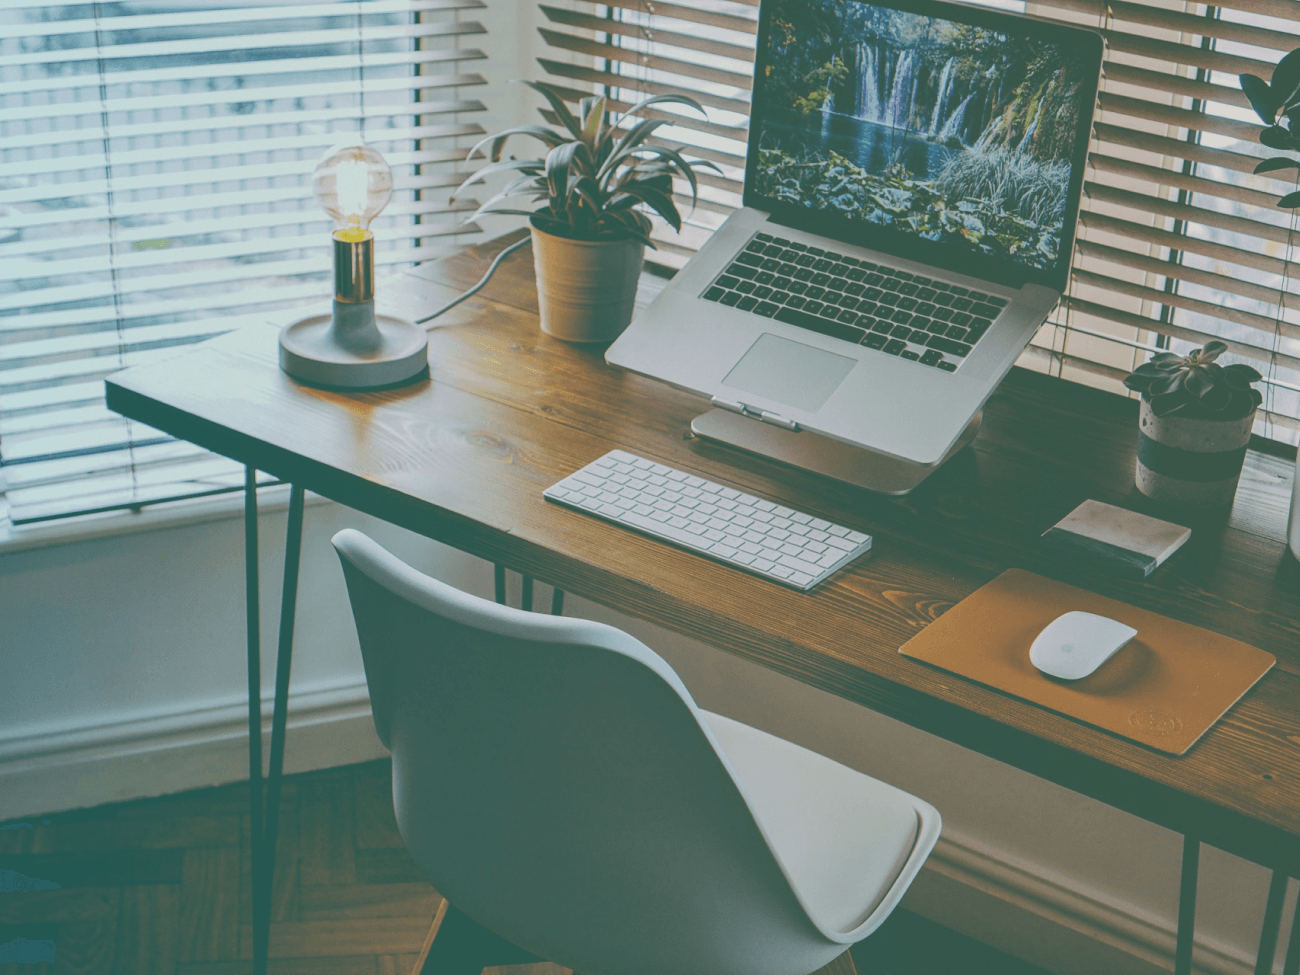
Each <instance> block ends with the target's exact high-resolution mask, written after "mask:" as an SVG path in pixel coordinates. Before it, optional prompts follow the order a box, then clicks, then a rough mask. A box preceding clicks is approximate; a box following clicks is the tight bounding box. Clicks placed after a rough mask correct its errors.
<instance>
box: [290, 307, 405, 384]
mask: <svg viewBox="0 0 1300 975" xmlns="http://www.w3.org/2000/svg"><path fill="white" fill-rule="evenodd" d="M374 321H375V325H376V326H377V327H378V330H379V335H380V338H381V341H380V342H379V344H378V346H377V347H376V348H375V349H373V350H371V351H367V352H355V351H352V350H350V349H347V348H344V347H343V346H342V345H340V344H339V343H338V341H337V340H336V338H335V333H334V329H333V327H332V326H333V316H332V315H328V314H326V315H311V316H309V317H307V318H302V319H299V320H298V321H296V322H294V323H293V324H292V325H287V326H285V328H284V329H283V330H282V331H281V332H280V368H281V369H283V370H284V371H285V372H287V373H288V374H289V375H290V376H293V377H294V378H295V379H301V380H302V381H303V382H307V383H311V384H313V385H316V386H330V387H335V388H340V389H375V388H378V387H380V386H397V385H400V384H402V383H405V382H410V381H411V380H414V379H417V378H419V377H420V376H422V375H424V374H425V373H426V372H427V371H428V368H429V353H428V348H429V337H428V333H426V332H425V330H424V329H422V328H420V327H418V326H416V325H412V324H411V323H410V322H405V321H402V319H400V318H392V317H390V316H388V315H375V317H374Z"/></svg>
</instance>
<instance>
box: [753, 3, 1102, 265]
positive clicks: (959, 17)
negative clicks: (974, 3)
mask: <svg viewBox="0 0 1300 975" xmlns="http://www.w3.org/2000/svg"><path fill="white" fill-rule="evenodd" d="M1101 53H1102V45H1101V38H1100V37H1099V35H1097V34H1096V33H1094V32H1090V31H1084V30H1077V29H1073V28H1066V27H1060V26H1058V25H1049V24H1044V23H1041V22H1037V21H1032V20H1029V19H1027V18H1023V17H1018V16H1015V15H1008V14H1002V13H997V12H992V11H987V10H982V9H977V8H970V7H958V6H954V5H951V4H939V3H923V2H912V3H909V4H908V9H906V10H903V9H897V8H893V7H889V6H885V5H882V4H871V3H861V2H857V0H763V10H762V18H761V24H760V32H759V40H758V53H757V65H756V71H755V79H754V102H753V109H752V117H751V123H750V143H749V155H748V160H747V168H746V177H745V203H746V205H747V206H753V207H757V208H758V209H762V210H767V211H769V212H771V213H772V214H773V217H774V218H775V219H776V220H778V221H779V222H789V223H792V224H794V225H796V226H800V225H802V226H803V227H804V228H805V229H809V230H813V231H817V232H821V233H824V234H826V235H828V236H831V237H835V238H838V239H840V240H845V241H848V242H851V243H855V244H859V245H861V246H864V247H870V248H872V249H875V250H882V251H886V252H888V253H893V254H898V255H900V256H904V257H910V258H913V259H915V260H921V261H925V262H927V263H930V264H935V265H938V266H940V267H946V268H949V269H951V270H954V271H960V272H962V273H966V274H973V275H976V276H979V277H984V278H988V279H992V280H998V281H1002V282H1004V283H1008V284H1012V283H1014V284H1017V285H1018V284H1019V283H1022V282H1024V281H1037V282H1039V283H1043V284H1047V285H1049V286H1053V287H1057V288H1058V289H1062V288H1063V287H1064V284H1065V280H1066V275H1067V273H1068V270H1069V260H1070V254H1071V250H1072V246H1073V240H1074V225H1075V219H1076V217H1077V213H1078V203H1079V193H1080V190H1081V188H1082V180H1083V169H1084V162H1085V159H1086V153H1087V146H1088V139H1089V135H1090V132H1091V122H1092V109H1093V104H1094V101H1095V99H1096V89H1097V80H1098V74H1099V71H1100V66H1101Z"/></svg>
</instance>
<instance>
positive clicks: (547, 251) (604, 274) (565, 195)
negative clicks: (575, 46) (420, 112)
mask: <svg viewBox="0 0 1300 975" xmlns="http://www.w3.org/2000/svg"><path fill="white" fill-rule="evenodd" d="M522 84H525V85H527V86H528V87H529V88H532V89H533V90H534V91H537V92H539V93H540V94H541V95H542V96H543V97H544V98H545V99H546V100H547V101H548V102H549V103H550V106H551V109H552V110H553V112H554V113H555V117H556V118H557V119H558V120H559V123H560V125H561V126H562V127H563V128H562V130H560V129H554V128H547V127H545V126H541V125H523V126H517V127H515V128H511V129H507V130H505V131H504V132H499V133H497V134H496V135H492V136H488V137H487V138H486V139H484V140H483V141H482V142H480V143H479V144H478V145H476V146H475V147H474V148H473V149H471V150H470V151H469V156H468V157H467V158H473V157H474V156H475V155H476V154H478V153H480V152H482V153H483V155H484V156H485V157H486V158H487V160H488V165H486V166H484V167H483V168H482V169H480V170H479V171H478V172H476V173H474V174H473V175H472V176H470V177H469V179H467V180H466V181H465V182H464V183H463V184H461V187H460V189H458V190H457V191H456V192H457V193H458V194H459V193H460V192H462V191H463V190H464V189H465V188H466V187H468V186H470V185H471V184H473V183H476V182H479V181H480V180H483V179H485V178H487V177H489V176H492V175H494V174H497V173H502V172H511V173H515V174H516V175H515V178H514V179H512V180H511V181H510V182H509V183H508V184H507V185H506V186H505V188H504V189H502V190H501V192H499V193H497V194H496V195H495V196H493V197H492V198H491V199H489V200H488V201H487V202H485V203H484V204H483V205H482V206H481V207H479V208H478V211H477V212H475V214H474V216H473V217H471V218H470V219H471V220H473V219H476V218H478V217H479V216H481V215H482V214H484V213H513V214H519V215H521V216H526V217H528V218H529V225H530V227H531V232H532V243H533V263H534V266H535V267H536V270H537V296H538V302H539V305H540V310H541V324H542V331H544V332H546V333H547V334H549V335H554V336H555V337H556V338H561V339H565V340H567V341H570V342H611V341H613V340H614V339H615V338H617V337H618V335H619V333H620V332H622V331H623V329H625V328H626V327H627V325H628V323H629V322H630V321H631V320H632V306H633V303H634V301H635V300H636V289H637V281H638V279H639V278H640V274H641V264H642V261H643V259H644V257H645V247H646V245H647V244H649V245H650V246H651V247H653V246H654V244H653V243H652V242H651V240H650V229H651V226H652V225H651V222H650V217H649V215H648V214H647V213H646V212H645V211H646V209H649V210H650V211H652V212H654V213H657V214H659V216H661V217H663V218H664V219H665V220H666V221H668V224H669V225H670V226H671V227H672V228H673V229H674V230H677V231H680V230H681V228H682V218H681V215H680V214H679V213H678V212H677V205H676V203H675V202H674V200H673V176H674V175H680V176H682V177H684V178H685V179H686V181H687V182H688V183H689V184H690V187H691V194H692V197H693V198H698V194H699V186H698V183H697V181H696V177H695V167H701V166H705V167H708V168H710V169H714V170H717V167H716V166H714V165H713V164H712V163H710V162H704V161H702V160H692V161H689V162H688V161H687V160H686V159H685V158H684V157H683V156H682V155H681V153H680V152H679V151H678V150H676V149H672V148H670V147H668V146H664V145H657V144H651V143H648V142H647V141H646V140H647V138H648V137H649V136H650V135H651V134H652V133H653V132H654V131H655V129H657V128H659V127H660V126H661V125H665V124H667V120H665V119H641V120H640V121H638V122H636V123H635V124H633V125H627V126H624V125H618V124H612V123H611V122H610V119H609V117H608V113H607V111H606V101H605V98H604V96H591V97H588V98H584V99H582V100H581V102H579V104H578V112H577V114H576V115H575V114H574V113H573V112H572V111H571V110H570V109H569V106H568V105H567V104H565V101H564V99H563V98H562V97H561V95H560V92H559V90H558V89H556V88H554V87H553V86H551V85H547V84H542V83H538V82H533V81H524V82H522ZM668 102H676V103H678V104H682V105H688V106H690V107H691V108H693V109H695V110H696V111H698V112H699V113H700V114H701V115H703V114H704V109H703V108H701V107H700V105H699V104H698V103H697V102H696V101H695V100H694V99H691V98H687V97H686V96H684V95H655V96H653V97H651V98H646V99H644V100H643V101H641V102H638V103H637V104H636V105H634V106H633V107H632V108H631V109H629V110H628V111H627V112H626V113H624V114H623V117H622V119H623V120H624V121H625V120H627V119H630V118H635V117H637V116H638V114H639V113H640V112H642V111H643V110H644V109H646V108H648V107H649V106H651V105H656V104H665V103H668ZM516 135H522V136H529V137H531V138H534V139H537V140H538V141H539V142H541V143H542V144H543V145H545V146H546V148H547V152H546V155H545V157H543V158H540V159H502V158H501V150H502V147H503V146H504V145H505V143H506V141H507V140H508V139H510V138H511V137H512V136H516ZM521 198H527V199H529V200H530V201H531V202H533V203H537V202H543V205H542V206H541V207H538V208H536V209H528V210H525V209H520V208H519V203H518V201H519V200H520V199H521Z"/></svg>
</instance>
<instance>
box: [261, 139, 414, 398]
mask: <svg viewBox="0 0 1300 975" xmlns="http://www.w3.org/2000/svg"><path fill="white" fill-rule="evenodd" d="M312 191H313V193H314V194H315V196H316V200H317V202H318V203H319V204H320V205H321V208H322V209H324V211H325V212H326V213H328V214H329V215H330V216H331V217H333V218H334V221H335V228H336V229H335V230H334V233H333V235H332V236H333V240H334V309H333V312H332V314H329V315H323V314H322V315H310V316H308V317H307V318H303V319H299V320H298V321H296V322H294V323H293V324H292V325H289V326H287V327H286V328H285V329H284V330H283V331H282V332H281V333H280V368H281V369H283V370H284V371H285V372H287V373H288V374H289V375H291V376H293V377H294V378H295V379H301V380H303V381H304V382H308V383H312V384H315V385H318V386H336V387H344V388H347V389H374V388H377V387H380V386H394V385H398V384H400V383H404V382H408V381H410V380H412V379H415V378H417V377H418V376H421V375H423V374H424V373H425V371H426V370H427V369H428V365H429V359H428V351H427V349H428V336H427V334H426V333H425V331H424V329H421V328H417V327H416V326H415V325H412V324H411V323H410V322H406V321H403V320H401V319H399V318H392V317H390V316H388V315H376V314H375V253H374V240H375V238H374V234H373V233H371V232H370V221H371V220H373V219H374V218H375V217H376V216H378V215H379V211H381V210H382V209H383V208H384V206H385V205H386V204H387V203H388V199H389V197H391V196H392V195H393V174H392V171H391V170H390V169H389V168H388V163H386V162H385V161H384V157H383V156H381V155H380V154H379V153H378V152H376V151H375V150H374V149H372V148H371V147H370V146H367V145H363V144H353V145H343V146H336V147H334V148H333V149H330V150H328V151H327V152H326V153H325V155H324V157H322V159H321V161H320V162H319V163H318V164H317V166H316V170H315V172H314V173H313V174H312Z"/></svg>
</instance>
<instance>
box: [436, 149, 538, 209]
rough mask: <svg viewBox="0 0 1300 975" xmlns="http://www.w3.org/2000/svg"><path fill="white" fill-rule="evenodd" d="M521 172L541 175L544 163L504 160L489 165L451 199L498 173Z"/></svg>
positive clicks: (460, 187)
mask: <svg viewBox="0 0 1300 975" xmlns="http://www.w3.org/2000/svg"><path fill="white" fill-rule="evenodd" d="M509 171H519V172H524V173H528V174H530V175H536V174H540V173H541V172H542V163H541V162H539V161H538V160H536V159H503V160H501V162H495V163H489V164H488V165H486V166H484V167H483V168H482V169H480V170H479V171H478V172H476V173H472V174H471V175H470V176H468V177H467V178H466V180H465V182H463V183H461V184H460V185H459V186H458V187H456V192H454V193H452V194H451V199H453V200H455V199H456V197H458V196H460V194H461V193H462V192H463V191H464V190H465V188H466V187H467V186H473V185H474V184H475V183H481V182H483V181H484V180H485V179H487V178H488V177H489V176H495V175H496V174H497V173H503V172H509Z"/></svg>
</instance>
